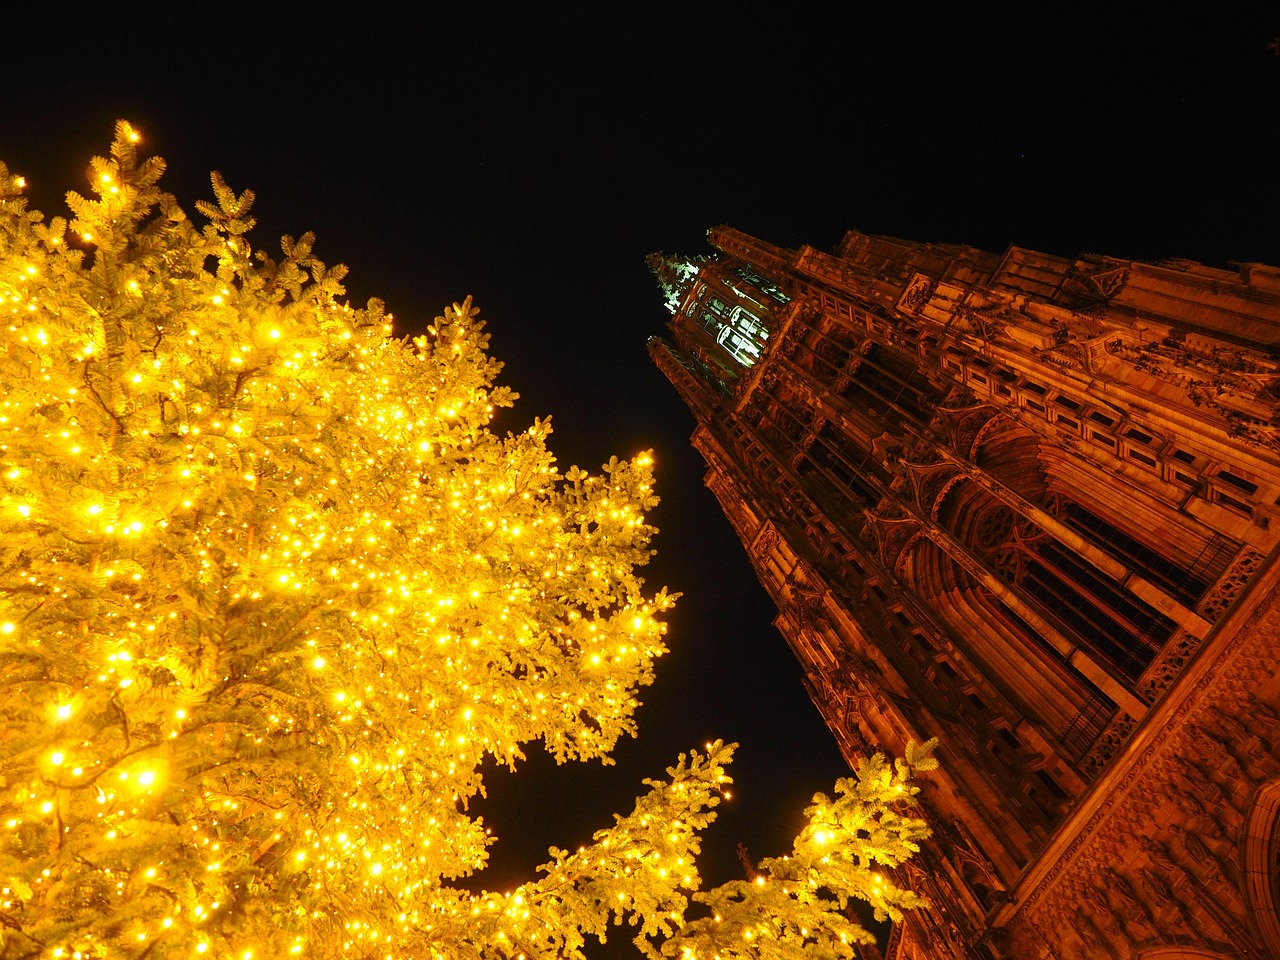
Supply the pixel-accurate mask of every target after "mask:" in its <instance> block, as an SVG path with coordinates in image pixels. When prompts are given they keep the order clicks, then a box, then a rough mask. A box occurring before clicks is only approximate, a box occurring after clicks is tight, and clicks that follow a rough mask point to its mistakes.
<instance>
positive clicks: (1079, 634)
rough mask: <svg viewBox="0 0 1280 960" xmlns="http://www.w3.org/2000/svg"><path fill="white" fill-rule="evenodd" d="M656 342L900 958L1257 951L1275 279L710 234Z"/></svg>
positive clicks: (675, 287)
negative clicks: (906, 783) (872, 827)
mask: <svg viewBox="0 0 1280 960" xmlns="http://www.w3.org/2000/svg"><path fill="white" fill-rule="evenodd" d="M709 238H710V242H711V245H712V246H713V247H714V248H715V249H716V251H717V252H716V253H714V254H709V255H705V256H695V257H685V258H679V257H670V256H666V255H654V256H653V257H651V258H650V266H651V268H652V269H653V270H654V272H655V274H656V275H657V277H658V280H659V283H660V285H661V286H662V288H663V290H664V293H665V295H666V302H667V306H668V308H669V309H670V310H671V312H672V314H673V320H672V323H671V332H672V337H671V339H670V340H661V339H657V338H655V339H654V340H653V341H651V343H650V353H651V355H652V356H653V358H654V360H655V361H656V362H657V364H658V366H659V367H660V368H661V369H662V371H663V372H664V373H665V374H666V376H667V377H668V378H669V379H670V380H671V382H672V383H673V384H674V385H675V387H676V389H677V390H678V391H679V392H680V394H681V396H682V398H683V399H684V400H685V401H686V403H687V404H688V405H689V407H690V408H691V409H692V411H693V413H694V415H695V417H696V419H697V428H696V430H695V432H694V436H693V442H694V445H695V446H696V447H697V449H698V450H699V451H700V452H701V453H702V455H703V456H704V458H705V459H706V461H707V464H708V471H707V477H706V481H707V485H708V487H709V488H710V489H711V490H712V492H713V493H714V494H715V495H716V497H717V499H718V500H719V502H720V504H721V506H722V507H723V509H724V511H725V514H726V515H727V516H728V518H729V520H730V521H731V522H732V523H733V525H734V527H735V529H736V530H737V532H738V534H739V536H740V538H741V539H742V542H743V545H744V546H745V547H746V549H747V551H748V555H749V556H750V558H751V561H752V563H753V565H754V566H755V569H756V571H757V574H758V576H759V578H760V581H761V583H762V584H763V585H764V586H765V588H766V589H767V590H768V591H769V593H770V595H771V596H772V597H773V598H774V600H775V601H776V603H777V605H778V609H779V615H778V618H777V621H776V625H777V627H778V629H779V630H780V632H781V633H782V635H783V636H784V637H785V638H786V640H787V642H788V643H789V644H790V646H791V647H792V649H793V650H794V651H795V653H796V655H797V657H798V658H799V660H800V661H801V663H802V664H803V666H804V669H805V673H806V675H807V683H808V686H809V690H810V693H811V695H812V697H813V700H814V702H815V704H816V705H817V706H818V709H819V710H820V711H821V712H822V714H823V716H824V717H825V719H826V721H827V723H828V724H829V726H830V727H831V730H832V732H833V733H834V735H835V736H836V739H837V740H838V742H839V743H840V746H841V749H842V751H843V752H844V754H845V756H846V757H847V758H848V759H849V760H850V762H855V761H856V760H857V759H858V758H859V757H862V756H864V755H866V754H867V753H869V752H871V751H874V750H876V749H886V750H889V751H900V750H901V749H902V748H903V746H904V744H905V743H907V742H908V741H909V740H913V739H914V740H917V741H920V740H925V739H928V738H930V737H938V738H939V739H940V741H941V743H942V747H941V749H940V753H939V759H940V760H941V761H942V770H941V772H940V773H939V774H937V775H935V776H933V777H932V780H931V783H930V785H929V786H928V787H927V788H926V790H925V792H924V793H923V794H922V796H923V797H924V799H925V807H926V809H927V812H928V817H929V820H930V823H931V825H932V827H933V831H934V839H933V840H932V841H931V842H930V844H929V845H928V847H927V848H926V849H925V850H924V851H923V852H922V853H921V855H920V856H918V857H916V858H914V859H913V860H911V861H909V862H908V863H907V864H906V865H905V866H904V867H903V868H902V869H901V870H900V877H899V879H900V880H901V881H902V882H904V883H905V884H906V885H908V886H910V887H912V888H913V889H915V890H916V891H917V892H919V893H922V894H924V895H926V896H928V897H929V898H930V899H931V900H932V902H933V908H932V909H931V910H928V911H918V912H916V913H913V914H912V915H910V916H909V917H908V919H907V921H906V923H905V924H903V925H900V926H898V927H896V928H895V929H894V931H893V934H892V937H891V939H890V942H889V946H888V954H889V957H890V958H892V960H926V958H928V960H960V958H965V960H994V958H1003V957H1013V958H1028V960H1033V958H1034V960H1049V958H1055V960H1056V958H1061V960H1092V958H1111V957H1122V958H1126V960H1127V958H1141V960H1175V958H1186V960H1190V958H1248V960H1265V958H1271V957H1277V956H1280V913H1278V912H1277V911H1278V907H1280V680H1278V679H1277V669H1276V668H1277V659H1278V657H1277V651H1278V650H1280V640H1278V637H1280V608H1277V604H1276V597H1277V591H1278V590H1280V561H1278V560H1277V549H1276V548H1277V542H1278V540H1280V507H1278V506H1277V504H1278V503H1280V416H1278V415H1280V359H1278V356H1280V355H1278V353H1277V350H1278V348H1280V269H1277V268H1276V267H1271V266H1264V265H1261V264H1251V263H1244V264H1239V265H1235V266H1234V267H1233V268H1232V269H1230V270H1226V269H1217V268H1212V267H1206V266H1203V265H1201V264H1199V263H1194V262H1191V261H1166V262H1161V263H1146V262H1138V261H1129V260H1122V259H1117V258H1114V257H1108V256H1098V255H1081V256H1079V257H1076V258H1063V257H1056V256H1050V255H1048V254H1043V253H1037V252H1035V251H1030V250H1024V249H1021V248H1018V247H1011V248H1009V249H1008V250H1007V251H1005V253H1004V254H1002V255H1001V254H995V253H990V252H986V251H982V250H977V249H974V248H971V247H966V246H960V245H945V244H927V243H916V242H911V241H904V240H899V239H895V238H891V237H880V236H870V235H866V234H862V233H858V232H856V231H850V232H849V233H848V234H846V236H845V237H844V239H843V241H842V242H841V243H840V245H839V247H838V248H837V250H836V252H835V253H834V254H827V253H823V252H820V251H818V250H816V249H813V248H811V247H807V246H806V247H801V248H800V249H783V248H780V247H776V246H774V245H772V244H769V243H766V242H764V241H762V240H758V239H756V238H753V237H749V236H747V235H745V234H742V233H740V232H738V231H736V230H733V229H731V228H728V227H717V228H715V229H713V230H712V231H711V232H710V235H709Z"/></svg>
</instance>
